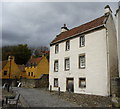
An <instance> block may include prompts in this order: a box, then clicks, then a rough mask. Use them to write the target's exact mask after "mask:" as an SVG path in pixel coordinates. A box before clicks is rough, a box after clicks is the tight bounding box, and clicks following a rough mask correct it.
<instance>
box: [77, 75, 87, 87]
mask: <svg viewBox="0 0 120 109" xmlns="http://www.w3.org/2000/svg"><path fill="white" fill-rule="evenodd" d="M79 88H86V78H84V77H82V78H79Z"/></svg>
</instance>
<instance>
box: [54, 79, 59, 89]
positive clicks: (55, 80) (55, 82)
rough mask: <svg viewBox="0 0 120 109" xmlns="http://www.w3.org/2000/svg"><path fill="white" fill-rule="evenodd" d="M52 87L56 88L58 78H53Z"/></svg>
mask: <svg viewBox="0 0 120 109" xmlns="http://www.w3.org/2000/svg"><path fill="white" fill-rule="evenodd" d="M54 87H58V78H54Z"/></svg>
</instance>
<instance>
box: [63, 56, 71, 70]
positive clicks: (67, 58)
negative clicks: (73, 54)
mask: <svg viewBox="0 0 120 109" xmlns="http://www.w3.org/2000/svg"><path fill="white" fill-rule="evenodd" d="M66 60H69V69H66V67H67V66H66ZM64 67H65V68H64V69H65V71H69V70H70V58H69V57H66V58H65V61H64Z"/></svg>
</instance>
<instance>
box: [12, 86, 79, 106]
mask: <svg viewBox="0 0 120 109" xmlns="http://www.w3.org/2000/svg"><path fill="white" fill-rule="evenodd" d="M14 90H15V91H17V92H18V93H20V94H21V97H22V100H23V99H24V101H22V102H25V103H26V105H27V106H28V107H79V106H78V105H76V104H74V103H70V102H68V101H66V100H63V99H60V98H58V97H57V96H53V95H51V94H49V93H48V92H47V91H44V90H40V89H32V88H14Z"/></svg>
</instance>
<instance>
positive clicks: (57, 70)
mask: <svg viewBox="0 0 120 109" xmlns="http://www.w3.org/2000/svg"><path fill="white" fill-rule="evenodd" d="M56 62H57V67H58V68H57V70H56V64H55V63H56ZM58 71H59V61H58V60H55V61H54V72H58Z"/></svg>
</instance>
